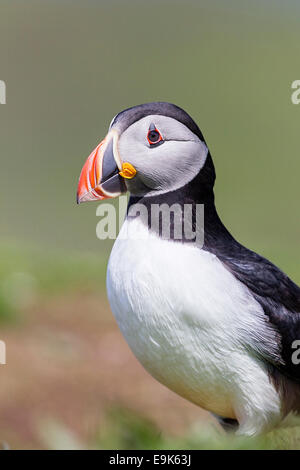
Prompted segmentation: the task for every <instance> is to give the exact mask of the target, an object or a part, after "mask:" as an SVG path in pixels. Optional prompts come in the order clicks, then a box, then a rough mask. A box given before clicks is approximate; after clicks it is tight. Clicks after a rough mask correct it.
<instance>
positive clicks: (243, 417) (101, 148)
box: [77, 102, 300, 436]
mask: <svg viewBox="0 0 300 470" xmlns="http://www.w3.org/2000/svg"><path fill="white" fill-rule="evenodd" d="M215 178H216V175H215V168H214V164H213V161H212V157H211V154H210V152H209V149H208V146H207V144H206V142H205V139H204V137H203V135H202V133H201V131H200V129H199V127H198V125H197V124H196V122H195V121H194V120H193V119H192V118H191V117H190V115H189V114H188V113H187V112H185V111H184V110H183V109H181V108H180V107H178V106H176V105H174V104H171V103H167V102H153V103H146V104H142V105H138V106H134V107H131V108H128V109H125V110H124V111H122V112H120V113H119V114H117V115H116V116H115V117H114V118H113V120H112V122H111V124H110V126H109V131H108V134H107V136H106V137H105V139H104V140H103V141H102V142H100V144H99V145H98V146H97V147H96V148H95V150H94V151H93V152H92V153H91V155H90V156H89V157H88V159H87V160H86V163H85V164H84V166H83V168H82V171H81V174H80V178H79V183H78V190H77V202H78V203H82V202H85V201H99V200H103V199H109V198H115V197H119V196H120V195H122V194H125V193H126V192H129V201H128V207H127V213H126V217H125V220H124V222H123V225H122V227H121V229H120V232H119V235H118V237H117V239H116V240H115V242H114V245H113V248H112V251H111V254H110V258H109V262H108V267H107V295H108V299H109V303H110V306H111V310H112V312H113V314H114V316H115V318H116V321H117V323H118V326H119V328H120V330H121V332H122V334H123V335H124V337H125V339H126V341H127V343H128V345H129V347H130V348H131V350H132V352H133V353H134V355H135V356H136V358H137V359H138V360H139V361H140V363H141V364H142V365H143V366H144V368H145V369H146V370H147V371H148V372H149V373H150V374H151V375H152V376H153V377H154V378H155V379H156V380H158V381H159V382H160V383H161V384H163V385H165V386H166V387H168V388H169V389H171V390H172V391H174V392H175V393H177V394H178V395H180V396H181V397H183V398H185V399H187V400H189V401H190V402H192V403H194V404H196V405H198V406H200V407H202V408H204V409H205V410H208V411H210V412H211V413H212V414H213V415H214V416H215V417H217V419H218V420H219V422H220V424H221V425H222V426H223V428H224V429H226V430H234V431H235V432H236V433H237V434H239V435H245V436H254V435H258V434H261V433H265V432H268V431H270V430H272V429H273V428H275V427H277V426H279V425H280V424H281V423H282V421H283V420H284V419H285V418H286V417H287V416H288V415H291V414H294V415H297V414H298V415H299V413H300V341H299V340H300V288H299V287H298V285H297V284H296V283H294V282H293V281H292V280H291V279H290V278H289V277H288V276H287V275H286V274H285V273H284V272H282V271H281V270H280V269H279V268H278V267H276V266H275V265H274V264H272V263H271V262H270V261H268V260H267V259H265V258H264V257H262V256H260V255H259V254H257V253H255V252H254V251H251V250H249V249H247V248H246V247H244V246H243V245H242V244H240V243H239V242H238V241H237V240H236V239H235V238H234V237H233V236H232V235H231V233H230V232H229V231H228V230H227V228H226V227H225V226H224V224H223V223H222V221H221V219H220V217H219V215H218V212H217V210H216V206H215V197H214V184H215ZM153 213H154V215H155V217H154V216H153ZM198 215H199V217H197V216H198Z"/></svg>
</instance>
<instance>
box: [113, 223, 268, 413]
mask: <svg viewBox="0 0 300 470" xmlns="http://www.w3.org/2000/svg"><path fill="white" fill-rule="evenodd" d="M128 224H130V225H131V231H130V233H131V238H129V239H122V236H123V234H124V232H125V231H126V229H127V225H128ZM143 231H147V229H146V227H144V226H142V224H141V223H140V222H139V220H138V219H136V220H134V221H130V222H128V221H125V223H124V225H123V227H122V230H121V232H120V235H119V237H118V239H117V240H116V242H115V244H114V247H113V250H112V253H111V256H110V260H109V265H108V273H107V290H108V297H109V301H110V305H111V308H112V311H113V313H114V315H115V317H116V320H117V322H118V325H119V327H120V329H121V331H122V333H123V335H124V336H125V338H126V340H127V342H128V344H129V346H130V348H131V349H132V351H133V353H134V354H135V356H136V357H137V358H138V360H139V361H140V362H141V363H142V364H143V366H144V367H145V368H146V369H147V370H148V371H149V372H150V374H152V375H153V376H154V377H155V378H156V379H157V380H158V381H159V382H161V383H163V384H164V385H166V386H167V387H169V388H170V389H171V390H173V391H175V392H176V393H178V394H179V395H181V396H183V397H185V398H187V399H189V400H190V401H192V402H194V403H196V404H198V405H200V406H202V407H203V408H206V409H208V410H210V411H212V412H214V413H216V414H219V415H221V416H226V417H234V416H235V412H234V410H233V408H234V403H233V399H234V397H235V396H236V395H237V393H238V388H239V381H240V380H241V374H242V373H245V371H247V370H251V373H252V377H251V379H252V380H255V376H253V374H254V375H255V373H256V372H255V371H256V367H257V366H256V364H257V363H256V362H255V360H254V359H253V358H251V356H250V355H249V353H248V352H246V350H245V347H244V344H246V339H245V337H246V336H247V335H248V331H249V330H251V329H253V328H255V327H256V328H263V326H262V325H258V323H260V322H261V323H262V324H263V313H262V312H261V310H260V306H259V305H258V304H257V303H256V302H255V301H254V300H253V298H252V297H251V296H250V295H249V292H248V291H247V289H245V288H244V286H243V285H242V284H241V283H239V282H238V281H237V280H236V279H235V278H234V277H233V275H232V274H231V273H230V272H229V271H227V270H226V269H225V268H224V266H223V265H222V263H221V262H220V261H219V260H218V259H217V258H216V257H215V256H214V255H212V254H210V253H208V252H206V251H204V250H200V249H198V248H196V247H193V246H188V245H186V244H180V243H177V242H176V243H175V242H170V241H166V240H162V239H160V238H158V237H157V236H156V235H151V236H150V237H148V238H147V239H146V240H139V239H134V237H132V234H133V233H137V232H139V234H140V235H141V233H142V232H143ZM147 232H148V231H147ZM258 331H259V330H258ZM244 339H245V341H243V340H244ZM254 364H255V367H254ZM259 374H261V371H259ZM257 380H260V378H259V377H257Z"/></svg>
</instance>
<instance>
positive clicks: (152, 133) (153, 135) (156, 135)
mask: <svg viewBox="0 0 300 470" xmlns="http://www.w3.org/2000/svg"><path fill="white" fill-rule="evenodd" d="M147 140H148V142H149V145H156V144H158V143H159V142H161V141H162V140H163V138H162V135H161V133H160V132H159V130H158V129H157V128H156V127H155V128H152V129H151V128H150V129H149V131H148V134H147Z"/></svg>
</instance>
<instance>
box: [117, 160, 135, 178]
mask: <svg viewBox="0 0 300 470" xmlns="http://www.w3.org/2000/svg"><path fill="white" fill-rule="evenodd" d="M136 173H137V171H136V169H135V168H134V166H133V165H131V163H128V162H124V163H123V164H122V171H120V173H119V174H120V175H121V176H123V178H126V179H128V180H131V179H132V178H134V177H135V175H136Z"/></svg>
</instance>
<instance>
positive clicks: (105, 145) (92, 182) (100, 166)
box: [77, 130, 127, 204]
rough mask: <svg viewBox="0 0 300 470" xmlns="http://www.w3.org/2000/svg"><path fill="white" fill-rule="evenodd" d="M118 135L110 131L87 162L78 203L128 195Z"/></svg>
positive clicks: (79, 184) (83, 170) (81, 176)
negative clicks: (119, 151)
mask: <svg viewBox="0 0 300 470" xmlns="http://www.w3.org/2000/svg"><path fill="white" fill-rule="evenodd" d="M117 140H118V135H117V133H116V131H113V130H112V131H110V132H109V133H108V134H107V136H106V137H105V139H104V140H102V142H100V144H99V145H98V146H97V147H96V148H95V150H94V151H93V152H92V153H91V155H90V156H89V157H88V159H87V161H86V162H85V164H84V166H83V168H82V170H81V174H80V178H79V182H78V189H77V203H78V204H80V203H81V202H86V201H96V200H102V199H108V198H113V197H118V196H120V194H122V193H126V191H127V188H126V185H125V182H124V177H123V176H121V175H120V172H121V170H122V164H121V161H120V159H119V156H118V150H117Z"/></svg>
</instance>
